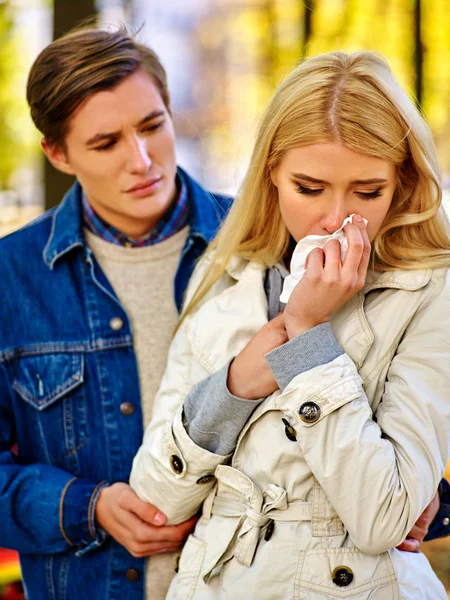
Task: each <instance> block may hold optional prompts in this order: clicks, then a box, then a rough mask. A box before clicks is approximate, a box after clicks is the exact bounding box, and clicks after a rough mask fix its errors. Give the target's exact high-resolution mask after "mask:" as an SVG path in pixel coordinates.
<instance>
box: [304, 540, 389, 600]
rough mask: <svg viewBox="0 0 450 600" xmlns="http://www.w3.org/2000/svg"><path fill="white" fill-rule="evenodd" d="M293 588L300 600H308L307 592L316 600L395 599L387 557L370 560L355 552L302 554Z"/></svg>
mask: <svg viewBox="0 0 450 600" xmlns="http://www.w3.org/2000/svg"><path fill="white" fill-rule="evenodd" d="M295 588H296V591H297V595H296V596H295V597H296V598H298V599H299V600H300V599H301V600H303V598H308V599H309V598H310V595H309V594H308V593H307V590H308V591H309V592H316V594H317V597H318V598H322V597H323V598H354V597H356V598H357V599H358V600H366V599H367V600H369V598H370V600H394V599H398V595H397V594H398V585H397V580H396V576H395V572H394V568H393V566H392V562H391V559H390V556H389V553H388V552H384V553H383V554H380V555H376V556H369V555H368V554H363V553H362V552H360V551H359V550H358V549H357V548H326V549H317V550H307V551H302V552H301V553H300V560H299V568H298V570H297V575H296V581H295ZM322 595H323V596H322ZM314 598H316V596H315V595H314Z"/></svg>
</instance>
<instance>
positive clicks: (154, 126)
mask: <svg viewBox="0 0 450 600" xmlns="http://www.w3.org/2000/svg"><path fill="white" fill-rule="evenodd" d="M163 125H164V121H160V122H159V123H155V124H154V125H148V126H147V127H144V129H143V131H156V130H157V129H159V128H160V127H162V126H163Z"/></svg>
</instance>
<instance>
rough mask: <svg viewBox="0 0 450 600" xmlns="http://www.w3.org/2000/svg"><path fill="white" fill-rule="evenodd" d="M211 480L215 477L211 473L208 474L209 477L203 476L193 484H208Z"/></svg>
mask: <svg viewBox="0 0 450 600" xmlns="http://www.w3.org/2000/svg"><path fill="white" fill-rule="evenodd" d="M213 479H215V476H214V475H213V474H212V473H210V474H209V475H203V476H202V477H200V478H199V479H197V481H196V482H195V483H209V482H210V481H212V480H213Z"/></svg>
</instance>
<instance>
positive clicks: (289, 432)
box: [281, 419, 297, 442]
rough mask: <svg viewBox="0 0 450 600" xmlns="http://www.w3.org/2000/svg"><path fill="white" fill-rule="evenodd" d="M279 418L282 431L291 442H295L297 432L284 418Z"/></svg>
mask: <svg viewBox="0 0 450 600" xmlns="http://www.w3.org/2000/svg"><path fill="white" fill-rule="evenodd" d="M281 420H282V421H283V425H284V433H285V434H286V437H287V439H288V440H291V442H296V441H297V434H296V433H295V429H294V428H293V427H292V425H291V424H290V423H289V421H287V420H286V419H281Z"/></svg>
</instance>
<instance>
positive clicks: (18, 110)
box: [0, 1, 36, 190]
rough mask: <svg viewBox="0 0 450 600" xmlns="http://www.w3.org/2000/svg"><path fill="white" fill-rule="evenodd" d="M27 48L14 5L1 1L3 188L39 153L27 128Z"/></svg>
mask: <svg viewBox="0 0 450 600" xmlns="http://www.w3.org/2000/svg"><path fill="white" fill-rule="evenodd" d="M22 59H23V49H22V47H21V39H20V36H19V34H18V32H17V31H16V30H15V28H14V20H13V14H12V9H11V6H10V4H9V3H8V2H5V1H4V2H0V152H1V156H2V159H1V161H0V190H1V189H6V188H8V187H10V180H11V177H12V175H13V174H14V172H15V171H16V169H18V168H19V167H22V166H23V165H24V164H26V163H27V162H28V161H29V159H30V157H31V154H32V153H33V152H36V136H35V134H34V132H33V133H31V134H30V129H29V127H27V123H26V121H27V119H28V107H27V104H26V100H25V98H24V94H23V81H22V79H23V77H22V73H23V70H24V69H23V65H22Z"/></svg>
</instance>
